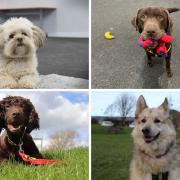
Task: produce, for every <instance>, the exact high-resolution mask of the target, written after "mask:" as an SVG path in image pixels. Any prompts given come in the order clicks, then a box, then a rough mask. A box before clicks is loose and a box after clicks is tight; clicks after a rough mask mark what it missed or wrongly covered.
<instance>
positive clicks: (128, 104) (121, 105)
mask: <svg viewBox="0 0 180 180" xmlns="http://www.w3.org/2000/svg"><path fill="white" fill-rule="evenodd" d="M135 103H136V101H135V97H134V95H130V94H128V93H123V94H122V95H121V96H118V97H117V99H116V101H115V102H114V105H115V107H116V109H117V112H118V113H119V115H120V116H121V117H122V118H125V119H126V118H127V117H128V116H129V115H131V113H132V110H133V108H134V106H135Z"/></svg>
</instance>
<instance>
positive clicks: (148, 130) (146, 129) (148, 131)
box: [142, 128, 150, 135]
mask: <svg viewBox="0 0 180 180" xmlns="http://www.w3.org/2000/svg"><path fill="white" fill-rule="evenodd" d="M142 132H143V134H144V135H148V134H149V133H150V129H149V128H143V129H142Z"/></svg>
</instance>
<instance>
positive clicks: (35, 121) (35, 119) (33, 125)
mask: <svg viewBox="0 0 180 180" xmlns="http://www.w3.org/2000/svg"><path fill="white" fill-rule="evenodd" d="M27 104H28V111H29V120H28V122H27V129H26V132H27V133H30V132H31V131H32V130H33V129H39V116H38V113H37V112H36V110H35V107H34V105H33V104H32V103H31V102H30V100H29V99H27Z"/></svg>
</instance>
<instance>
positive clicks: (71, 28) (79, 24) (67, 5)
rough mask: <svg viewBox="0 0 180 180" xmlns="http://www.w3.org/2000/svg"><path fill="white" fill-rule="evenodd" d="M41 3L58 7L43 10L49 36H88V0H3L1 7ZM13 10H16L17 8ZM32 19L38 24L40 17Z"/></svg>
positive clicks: (39, 4) (44, 26) (43, 24)
mask: <svg viewBox="0 0 180 180" xmlns="http://www.w3.org/2000/svg"><path fill="white" fill-rule="evenodd" d="M41 5H43V6H47V7H48V6H50V7H52V6H54V7H56V9H55V10H45V11H44V12H43V23H42V26H43V29H44V30H45V31H46V32H47V33H48V35H49V36H55V37H88V34H89V31H88V29H89V27H88V25H89V23H88V22H89V1H88V0H1V7H9V8H19V7H27V6H31V7H32V6H33V7H41ZM13 11H14V12H15V10H13ZM2 19H3V18H2ZM2 19H0V21H2ZM30 19H31V20H32V21H34V22H35V23H36V24H38V20H39V19H38V17H37V18H36V17H31V18H30Z"/></svg>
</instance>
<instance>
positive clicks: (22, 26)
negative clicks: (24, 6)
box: [0, 17, 45, 88]
mask: <svg viewBox="0 0 180 180" xmlns="http://www.w3.org/2000/svg"><path fill="white" fill-rule="evenodd" d="M44 39H45V33H44V32H43V31H42V30H41V29H40V28H38V27H37V26H35V25H33V24H32V23H31V22H30V21H29V20H28V19H26V18H23V17H20V18H11V19H9V20H7V21H6V22H5V23H4V24H2V25H0V88H36V86H37V83H38V81H39V75H38V71H37V65H38V61H37V56H36V50H37V49H38V48H40V47H41V46H42V45H43V43H44Z"/></svg>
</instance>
